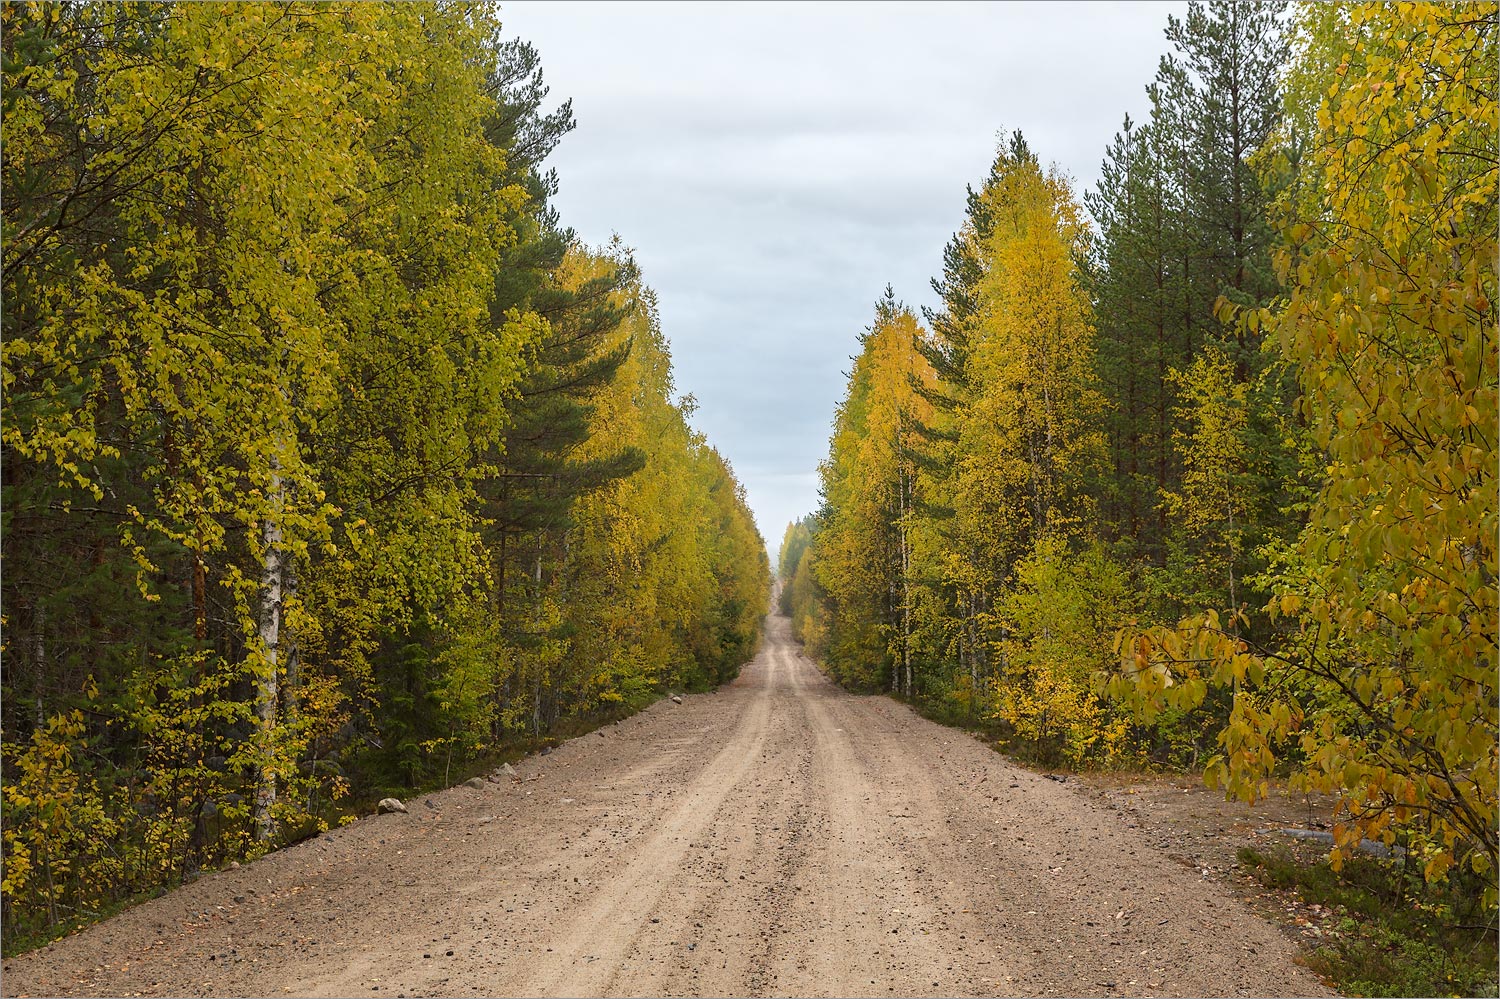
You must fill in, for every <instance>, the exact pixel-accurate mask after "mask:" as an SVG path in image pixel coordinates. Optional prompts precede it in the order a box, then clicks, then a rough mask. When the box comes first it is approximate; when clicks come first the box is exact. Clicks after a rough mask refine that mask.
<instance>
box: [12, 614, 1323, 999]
mask: <svg viewBox="0 0 1500 999" xmlns="http://www.w3.org/2000/svg"><path fill="white" fill-rule="evenodd" d="M407 805H408V807H409V813H408V814H405V815H402V814H390V815H380V816H374V817H371V818H367V819H364V820H361V821H359V822H356V823H354V824H352V825H350V826H348V827H346V828H342V829H339V830H336V831H334V832H332V833H328V834H324V835H322V836H318V837H316V838H314V839H311V840H307V841H305V842H303V843H300V844H298V845H296V846H293V847H290V848H288V849H286V850H282V851H280V852H277V853H274V854H271V855H269V856H267V857H264V858H262V859H261V860H259V861H256V862H255V863H251V864H246V865H244V866H242V867H240V868H238V869H234V870H226V871H222V872H218V873H215V874H212V875H209V876H207V877H204V878H201V879H200V880H198V881H196V882H194V883H193V884H191V885H188V886H186V887H184V888H182V889H179V890H177V891H175V892H173V893H171V894H169V895H166V896H164V897H162V898H158V899H155V900H153V901H151V902H148V903H146V904H143V905H140V906H137V907H136V908H134V909H132V910H130V911H128V912H126V913H124V914H122V915H120V916H117V917H115V918H113V919H110V920H107V921H105V922H103V923H100V924H98V925H96V926H93V927H91V928H89V929H88V930H85V931H83V932H81V933H78V934H76V935H74V936H72V937H70V938H67V939H65V940H62V941H59V942H58V943H56V944H54V945H52V946H50V947H47V948H44V949H42V950H39V951H35V952H32V953H30V954H26V955H23V956H20V957H16V958H11V959H8V960H7V961H6V962H5V975H4V979H3V984H4V992H5V994H6V995H76V994H85V995H133V994H143V995H164V994H165V995H262V996H264V995H313V996H432V995H465V996H466V995H490V996H514V995H548V996H552V995H556V996H589V995H663V996H682V995H726V996H727V995H806V996H860V995H870V996H887V995H974V996H982V995H1048V994H1061V995H1080V996H1110V995H1168V996H1171V995H1198V996H1221V995H1222V996H1236V995H1257V996H1278V995H1328V994H1329V993H1328V992H1327V991H1326V990H1325V989H1324V988H1323V987H1322V986H1321V985H1320V984H1319V982H1318V980H1317V979H1316V978H1315V977H1314V976H1313V975H1312V974H1311V973H1310V972H1308V971H1307V970H1306V969H1304V968H1302V967H1300V966H1298V965H1297V964H1295V963H1293V957H1294V953H1295V951H1294V947H1293V945H1292V943H1291V941H1289V940H1288V939H1287V938H1286V937H1284V936H1283V935H1282V934H1281V933H1280V932H1279V931H1277V930H1276V929H1274V928H1272V927H1271V926H1270V925H1268V924H1267V923H1265V922H1263V921H1262V920H1260V919H1259V918H1257V917H1256V916H1254V915H1252V914H1251V913H1250V912H1249V910H1248V909H1247V908H1245V906H1244V905H1243V904H1241V903H1240V902H1239V901H1237V900H1236V899H1234V898H1233V897H1232V896H1231V895H1230V894H1229V892H1228V890H1227V889H1225V888H1223V887H1222V886H1220V885H1218V884H1217V883H1215V882H1214V881H1212V880H1209V879H1207V878H1205V877H1203V876H1202V875H1201V874H1200V872H1199V871H1197V870H1195V869H1192V868H1189V867H1187V866H1185V865H1184V864H1182V863H1180V862H1178V861H1176V860H1173V859H1171V858H1169V857H1168V856H1167V855H1166V854H1165V853H1164V852H1163V851H1161V850H1159V849H1157V848H1155V847H1154V846H1153V845H1151V843H1150V842H1149V840H1148V838H1147V834H1146V833H1145V832H1143V831H1141V830H1139V829H1135V828H1131V827H1130V826H1129V825H1128V824H1127V823H1126V821H1125V819H1124V818H1123V817H1122V816H1121V815H1120V814H1118V813H1116V812H1114V811H1112V810H1110V809H1109V808H1106V807H1102V806H1101V805H1100V804H1099V803H1098V802H1097V801H1096V800H1091V799H1089V798H1087V797H1085V796H1084V795H1083V794H1080V793H1078V792H1077V791H1076V790H1075V789H1074V788H1073V787H1071V786H1069V785H1068V784H1064V783H1059V782H1055V781H1052V780H1048V779H1046V778H1044V777H1043V776H1041V775H1038V774H1034V773H1032V772H1030V771H1028V770H1025V769H1022V768H1019V767H1017V766H1015V765H1014V764H1012V763H1010V762H1008V761H1007V760H1006V759H1005V758H1004V757H1002V756H1001V755H999V754H997V753H995V752H993V751H991V750H990V749H988V748H987V747H986V746H985V745H984V744H983V743H982V742H980V741H978V740H976V739H974V738H972V737H970V736H968V735H965V734H963V733H961V732H957V731H954V730H952V729H948V728H944V727H942V726H940V725H936V724H934V723H932V722H928V721H926V720H924V719H922V718H920V717H918V716H917V715H916V714H914V713H913V712H912V711H910V710H909V709H907V708H906V707H905V706H903V705H901V704H899V703H897V702H895V701H892V700H890V699H889V698H885V697H873V696H869V697H867V696H857V695H853V694H848V693H845V692H844V691H842V690H840V689H839V688H838V687H836V686H834V685H833V684H832V683H830V682H829V681H828V680H827V679H825V678H824V677H823V676H822V674H820V673H819V672H818V670H817V669H816V668H815V667H814V666H813V664H812V663H810V662H809V661H808V660H807V659H805V658H804V657H803V656H802V655H801V654H800V652H799V651H798V648H797V645H796V643H795V642H793V640H792V639H791V636H790V634H789V630H788V624H787V621H786V619H785V618H781V617H771V618H769V619H767V627H766V640H765V644H764V646H763V649H762V651H761V653H760V655H759V656H758V657H757V658H756V659H755V661H754V662H752V663H751V664H749V665H748V666H746V667H745V669H744V671H743V672H742V674H741V676H740V678H739V679H738V680H736V681H735V682H734V683H732V684H729V685H727V686H726V687H724V688H722V689H720V690H719V691H717V692H716V693H710V694H699V695H692V696H689V697H686V698H684V699H683V703H681V704H676V703H673V702H672V701H670V700H666V701H662V702H660V703H658V704H656V705H655V706H653V707H651V708H650V709H648V710H646V711H644V712H642V713H641V714H639V715H637V716H635V717H633V718H630V719H627V720H625V721H622V722H620V723H618V724H616V725H612V726H607V727H605V728H603V729H601V730H599V731H598V732H595V733H591V734H589V735H585V736H581V737H579V738H577V739H574V740H572V741H571V742H568V743H566V744H564V745H562V746H561V747H559V748H558V749H557V750H556V751H554V752H552V753H551V754H549V755H546V756H540V755H538V756H533V757H530V758H528V759H527V760H525V761H523V762H522V763H521V764H519V765H518V766H517V768H516V774H515V776H514V777H512V776H510V775H507V774H500V775H496V777H495V778H493V779H491V780H486V781H483V782H482V786H479V787H468V786H459V787H455V788H452V789H449V790H447V791H443V792H439V793H434V794H431V795H428V796H426V797H418V798H415V799H412V800H410V801H408V802H407Z"/></svg>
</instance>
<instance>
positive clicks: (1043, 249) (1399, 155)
mask: <svg viewBox="0 0 1500 999" xmlns="http://www.w3.org/2000/svg"><path fill="white" fill-rule="evenodd" d="M1496 20H1497V7H1496V5H1495V4H1494V3H1482V4H1472V5H1457V6H1454V5H1443V4H1399V5H1398V4H1337V5H1330V4H1304V5H1299V6H1297V7H1296V8H1295V9H1293V10H1291V11H1288V10H1287V9H1286V6H1285V5H1284V4H1282V3H1232V2H1227V0H1212V2H1208V3H1192V4H1190V5H1189V9H1188V11H1187V13H1186V15H1185V16H1184V17H1182V18H1180V19H1179V18H1176V17H1172V18H1170V19H1169V22H1168V27H1167V30H1166V37H1167V40H1168V42H1169V43H1170V52H1169V53H1168V54H1167V55H1165V56H1163V57H1162V59H1161V61H1160V66H1159V69H1158V71H1157V73H1156V76H1155V79H1154V80H1152V81H1151V82H1150V84H1149V86H1148V87H1147V92H1148V95H1149V97H1150V100H1151V111H1150V115H1149V118H1148V120H1146V121H1144V122H1133V121H1131V120H1130V119H1129V118H1126V119H1125V121H1124V124H1123V126H1122V128H1121V130H1120V131H1119V133H1118V134H1117V135H1116V136H1115V137H1114V139H1113V141H1112V142H1111V143H1110V144H1109V146H1108V148H1107V150H1106V151H1105V157H1104V161H1103V166H1102V169H1101V173H1100V180H1099V182H1098V184H1097V186H1096V187H1095V188H1094V189H1092V190H1090V191H1087V192H1085V193H1084V194H1083V196H1082V199H1081V203H1080V199H1079V197H1078V196H1077V195H1076V194H1075V192H1074V190H1073V187H1072V185H1071V183H1070V181H1069V180H1068V178H1067V177H1066V176H1065V175H1064V174H1063V173H1062V172H1061V171H1059V170H1058V169H1056V168H1048V167H1045V166H1044V165H1043V160H1042V158H1041V157H1040V156H1039V155H1038V153H1037V152H1036V151H1034V150H1033V149H1032V148H1031V147H1030V145H1029V144H1028V143H1027V142H1026V140H1025V139H1024V137H1023V136H1021V135H1020V134H1011V135H1009V136H1008V137H1006V138H1005V139H1004V140H1003V141H1002V143H1001V146H1000V149H999V150H998V152H997V155H996V158H995V160H994V163H993V166H992V168H991V170H990V173H989V175H988V176H987V177H986V178H985V179H984V181H983V183H982V184H980V186H979V187H978V188H977V189H975V188H971V189H970V190H969V196H968V205H967V212H966V214H965V217H964V219H963V223H962V225H961V227H960V228H959V230H958V231H957V233H956V234H955V235H954V237H953V239H952V241H951V242H950V243H949V245H948V246H947V248H946V250H945V252H944V256H943V260H942V272H941V277H939V278H937V279H935V280H934V281H933V288H934V290H935V291H936V293H937V295H938V296H939V298H940V301H941V305H940V307H938V308H936V309H933V310H925V311H924V314H923V316H922V317H921V318H920V319H919V317H918V316H917V315H915V314H914V313H913V311H912V310H911V309H909V308H907V307H906V306H904V305H902V304H901V303H900V302H898V301H897V300H896V299H895V296H894V294H893V292H892V291H891V289H889V288H888V289H887V291H886V295H885V297H884V298H883V299H881V300H880V301H879V303H878V304H877V305H876V308H875V316H874V321H873V323H872V325H871V326H869V327H868V329H867V330H866V331H865V333H864V334H863V335H862V336H861V337H860V351H859V354H858V356H857V357H856V358H855V360H854V367H853V370H852V372H851V373H850V377H849V383H848V389H847V394H846V396H845V398H844V400H843V402H842V404H841V405H840V407H839V409H838V411H837V415H836V418H835V422H834V430H833V436H832V439H831V441H830V445H829V454H828V457H827V459H826V461H825V462H824V463H823V464H822V466H821V481H822V497H823V503H822V506H821V507H820V509H819V510H818V511H816V512H815V513H813V514H811V515H809V516H808V517H806V518H804V519H802V520H800V521H798V522H797V523H794V524H792V525H790V526H789V527H788V528H787V533H786V536H785V539H784V541H783V544H782V548H781V555H780V562H779V567H778V573H779V576H780V578H781V579H782V581H783V584H784V585H783V589H782V591H781V597H780V603H781V609H782V611H783V612H784V613H787V614H789V615H790V616H791V617H792V621H793V627H794V629H795V632H796V634H797V635H798V636H799V637H800V638H801V639H802V640H803V641H804V642H805V643H806V644H807V645H808V647H809V649H810V650H811V651H812V652H813V653H814V654H816V655H817V656H818V657H819V658H820V659H821V660H822V661H823V662H824V663H825V664H826V667H827V669H828V670H829V672H830V673H831V674H832V675H833V676H834V677H835V678H836V679H838V680H839V681H840V682H842V683H844V684H846V685H848V686H851V687H855V688H859V689H866V690H885V691H889V692H892V693H895V694H898V695H900V696H903V697H907V698H910V699H912V700H914V701H916V702H917V703H919V704H920V705H922V706H923V707H924V708H925V709H927V710H929V711H932V712H934V713H936V714H938V715H939V716H942V717H946V718H949V719H953V720H959V721H963V722H967V723H971V724H975V725H981V726H984V727H986V728H988V729H990V730H991V731H993V732H994V733H995V734H996V735H997V737H998V738H999V740H1000V742H1001V743H1002V744H1003V745H1005V746H1007V747H1009V748H1010V749H1011V750H1012V751H1013V752H1016V753H1017V754H1019V755H1021V756H1023V757H1025V758H1029V759H1032V760H1035V761H1038V762H1042V763H1045V764H1066V765H1073V766H1101V765H1102V766H1111V765H1128V766H1138V765H1143V764H1147V763H1151V762H1157V763H1164V764H1168V765H1173V766H1179V767H1202V768H1204V769H1205V771H1206V774H1207V776H1208V777H1209V778H1210V780H1211V781H1215V782H1217V783H1220V784H1223V785H1225V786H1227V788H1228V789H1229V791H1230V792H1232V793H1234V794H1237V795H1239V796H1241V797H1243V798H1246V799H1254V798H1255V797H1257V796H1258V795H1262V794H1264V793H1266V790H1267V781H1269V780H1270V779H1271V778H1273V777H1284V778H1287V779H1289V780H1290V782H1291V784H1292V786H1294V787H1300V788H1306V789H1309V790H1316V791H1323V792H1328V793H1331V794H1334V795H1336V796H1337V799H1338V824H1337V826H1336V827H1335V837H1336V844H1337V845H1336V848H1335V850H1334V854H1333V860H1334V863H1335V864H1337V863H1339V862H1340V860H1341V859H1342V857H1343V856H1344V855H1345V854H1347V852H1348V851H1349V850H1350V849H1352V848H1353V847H1354V845H1356V844H1357V843H1358V842H1359V840H1360V839H1361V838H1364V837H1369V838H1374V839H1378V840H1384V841H1385V842H1387V843H1393V844H1399V845H1402V846H1404V847H1405V848H1406V850H1407V851H1408V854H1407V856H1409V857H1411V858H1414V859H1415V861H1416V862H1417V863H1418V864H1419V865H1420V869H1421V870H1423V872H1424V873H1425V874H1426V875H1427V877H1428V878H1429V879H1431V880H1434V881H1437V880H1441V879H1443V878H1445V877H1447V876H1448V875H1450V874H1453V875H1455V876H1457V877H1459V878H1461V879H1467V881H1466V882H1465V883H1469V884H1474V885H1477V886H1478V887H1477V888H1476V890H1475V891H1476V896H1477V897H1478V898H1479V899H1480V900H1481V901H1482V902H1483V904H1484V905H1485V906H1486V907H1493V905H1494V904H1495V899H1496V892H1495V885H1496V882H1495V869H1496V863H1497V855H1496V849H1497V838H1496V821H1497V813H1496V783H1497V745H1500V743H1497V740H1500V729H1497V701H1496V698H1497V653H1496V625H1497V621H1496V614H1497V601H1496V595H1497V592H1496V578H1497V577H1496V572H1497V563H1496V538H1497V530H1500V521H1497V515H1496V478H1495V475H1496V461H1497V456H1496V447H1495V443H1496V435H1497V430H1500V427H1497V413H1496V394H1497V363H1496V340H1495V330H1496V322H1497V310H1496V304H1495V296H1496V284H1497V274H1496V252H1497V245H1496V230H1497V224H1500V219H1497V176H1500V167H1497V158H1496V155H1495V140H1494V137H1495V135H1496V134H1497V132H1496V128H1497V112H1496V99H1495V95H1496V85H1497V79H1496V65H1497V63H1496V58H1497V44H1496V43H1497V25H1496Z"/></svg>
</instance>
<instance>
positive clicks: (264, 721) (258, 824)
mask: <svg viewBox="0 0 1500 999" xmlns="http://www.w3.org/2000/svg"><path fill="white" fill-rule="evenodd" d="M270 500H271V511H270V513H269V514H268V515H267V516H266V517H265V519H264V520H262V521H261V545H262V547H263V549H264V553H263V555H262V556H261V557H262V559H263V562H262V572H261V587H260V629H259V636H258V637H259V638H260V648H261V654H262V656H263V659H262V661H261V664H260V668H259V671H258V672H259V675H258V677H257V682H256V691H255V717H256V719H257V721H258V722H259V732H258V735H259V738H260V747H259V750H260V753H259V755H260V775H259V784H258V786H257V787H256V791H255V838H256V839H257V840H259V841H260V842H262V843H264V842H266V841H267V840H269V839H270V838H271V836H272V835H273V834H274V833H275V829H276V824H275V820H274V819H273V817H272V815H271V811H272V809H273V808H274V806H275V804H276V771H275V767H274V762H275V746H274V739H275V735H276V703H277V697H278V694H279V690H278V676H277V665H278V664H277V659H278V655H279V653H280V649H281V589H282V584H283V582H284V576H285V572H286V564H285V562H286V553H285V552H284V551H283V547H282V546H283V544H284V541H285V539H284V538H283V537H282V532H281V511H282V508H283V507H284V505H285V502H286V487H285V485H284V484H283V483H282V480H281V462H280V460H279V459H277V458H274V457H273V458H272V459H271V488H270Z"/></svg>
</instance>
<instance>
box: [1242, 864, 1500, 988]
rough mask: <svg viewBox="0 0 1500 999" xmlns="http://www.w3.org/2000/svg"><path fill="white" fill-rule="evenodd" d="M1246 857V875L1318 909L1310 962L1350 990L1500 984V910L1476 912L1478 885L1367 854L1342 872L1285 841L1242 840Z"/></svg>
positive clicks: (1309, 937)
mask: <svg viewBox="0 0 1500 999" xmlns="http://www.w3.org/2000/svg"><path fill="white" fill-rule="evenodd" d="M1239 861H1240V865H1241V870H1242V871H1243V872H1244V873H1245V874H1246V875H1248V876H1249V877H1251V878H1253V879H1254V880H1255V881H1257V882H1259V883H1260V884H1261V885H1262V886H1264V887H1266V888H1268V889H1271V890H1272V891H1274V892H1277V893H1281V894H1283V895H1295V896H1296V897H1297V898H1298V899H1299V900H1300V901H1301V902H1302V903H1303V904H1304V905H1305V906H1308V907H1310V908H1311V911H1312V912H1313V913H1315V914H1316V916H1317V918H1316V919H1315V921H1314V925H1311V926H1309V927H1307V929H1308V930H1309V933H1307V934H1304V941H1305V942H1306V943H1307V944H1308V945H1309V947H1310V953H1309V954H1308V955H1307V957H1306V959H1305V963H1306V964H1307V966H1308V967H1309V968H1310V969H1311V970H1312V971H1314V972H1316V973H1317V974H1318V975H1319V976H1321V977H1322V978H1323V979H1324V980H1325V981H1328V982H1330V983H1331V984H1333V985H1334V986H1335V987H1336V988H1338V989H1339V991H1341V992H1343V993H1344V994H1345V995H1355V996H1494V995H1496V994H1497V992H1500V984H1497V979H1496V956H1497V935H1496V934H1497V931H1496V924H1495V921H1494V920H1495V916H1494V914H1493V913H1491V914H1489V915H1488V918H1487V917H1486V914H1484V913H1483V912H1482V911H1476V910H1477V909H1478V907H1477V905H1476V904H1475V903H1474V901H1473V898H1474V896H1475V893H1473V892H1470V891H1468V890H1467V888H1468V887H1469V886H1465V885H1462V884H1458V885H1454V886H1451V887H1448V888H1445V889H1442V890H1435V889H1432V888H1430V887H1429V886H1427V885H1425V884H1423V883H1422V879H1421V875H1420V874H1419V873H1415V872H1412V871H1409V870H1407V869H1405V868H1404V867H1403V866H1402V865H1401V864H1400V863H1399V862H1386V861H1381V860H1376V859H1374V858H1367V857H1354V858H1352V859H1350V860H1349V861H1348V862H1346V863H1345V864H1344V866H1343V869H1342V870H1340V871H1334V870H1333V869H1332V868H1331V867H1330V866H1329V864H1328V861H1327V860H1326V859H1322V858H1319V859H1311V858H1310V857H1307V856H1299V854H1298V853H1297V852H1296V851H1294V850H1292V849H1291V848H1290V847H1288V846H1282V845H1277V846H1269V847H1263V848H1256V847H1249V846H1245V847H1241V848H1240V850H1239ZM1304 911H1305V910H1304ZM1299 922H1306V921H1305V920H1299Z"/></svg>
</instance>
